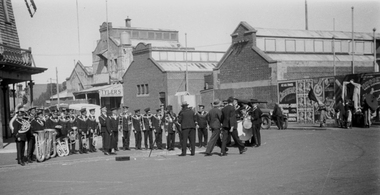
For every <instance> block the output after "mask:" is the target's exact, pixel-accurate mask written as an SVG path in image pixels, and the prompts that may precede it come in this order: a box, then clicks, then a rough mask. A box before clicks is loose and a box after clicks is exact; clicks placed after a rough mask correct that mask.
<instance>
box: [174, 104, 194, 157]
mask: <svg viewBox="0 0 380 195" xmlns="http://www.w3.org/2000/svg"><path fill="white" fill-rule="evenodd" d="M188 105H189V104H187V102H186V101H185V102H182V111H181V112H180V114H179V115H178V122H179V123H180V124H181V128H182V153H181V154H180V155H179V156H186V149H187V140H189V142H190V152H191V156H194V155H195V126H196V125H197V120H196V116H195V113H194V111H193V110H191V109H190V108H188Z"/></svg>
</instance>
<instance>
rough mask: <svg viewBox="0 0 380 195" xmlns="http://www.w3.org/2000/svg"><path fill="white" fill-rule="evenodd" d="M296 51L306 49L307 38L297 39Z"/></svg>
mask: <svg viewBox="0 0 380 195" xmlns="http://www.w3.org/2000/svg"><path fill="white" fill-rule="evenodd" d="M296 51H298V52H304V51H305V40H296Z"/></svg>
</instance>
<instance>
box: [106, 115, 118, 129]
mask: <svg viewBox="0 0 380 195" xmlns="http://www.w3.org/2000/svg"><path fill="white" fill-rule="evenodd" d="M108 118H109V120H107V129H108V131H109V132H118V125H119V118H118V117H117V116H109V117H108Z"/></svg>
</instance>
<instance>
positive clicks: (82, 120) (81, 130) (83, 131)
mask: <svg viewBox="0 0 380 195" xmlns="http://www.w3.org/2000/svg"><path fill="white" fill-rule="evenodd" d="M80 113H81V115H80V116H78V118H77V119H78V120H77V127H78V134H79V153H80V154H82V153H87V148H84V147H83V146H84V145H85V146H86V143H85V144H83V141H86V140H87V133H88V121H87V119H88V117H87V110H86V108H82V109H81V110H80ZM82 136H83V137H84V136H86V139H85V140H82ZM86 142H87V141H86Z"/></svg>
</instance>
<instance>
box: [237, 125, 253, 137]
mask: <svg viewBox="0 0 380 195" xmlns="http://www.w3.org/2000/svg"><path fill="white" fill-rule="evenodd" d="M237 124H238V125H237V132H238V136H239V139H240V140H241V141H247V140H249V139H251V137H252V135H253V134H252V128H250V129H246V128H244V127H243V121H238V122H237ZM251 125H252V124H251Z"/></svg>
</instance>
